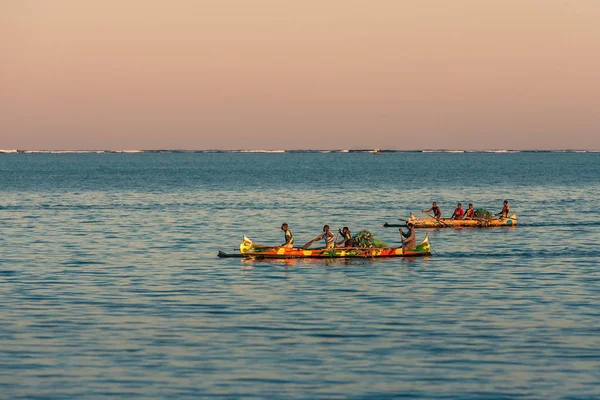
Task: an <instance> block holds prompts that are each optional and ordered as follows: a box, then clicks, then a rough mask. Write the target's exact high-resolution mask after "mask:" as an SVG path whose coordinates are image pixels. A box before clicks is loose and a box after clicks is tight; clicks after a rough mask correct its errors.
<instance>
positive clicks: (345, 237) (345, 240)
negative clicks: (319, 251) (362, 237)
mask: <svg viewBox="0 0 600 400" xmlns="http://www.w3.org/2000/svg"><path fill="white" fill-rule="evenodd" d="M340 235H342V240H340V241H339V242H337V243H336V246H337V247H352V246H353V245H354V242H353V241H352V233H350V229H348V227H347V226H345V227H344V229H342V230H341V231H340Z"/></svg>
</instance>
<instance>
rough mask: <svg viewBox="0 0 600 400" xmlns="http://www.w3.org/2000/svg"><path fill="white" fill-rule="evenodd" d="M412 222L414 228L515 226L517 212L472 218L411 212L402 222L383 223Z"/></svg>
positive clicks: (388, 226) (397, 225)
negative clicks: (498, 216)
mask: <svg viewBox="0 0 600 400" xmlns="http://www.w3.org/2000/svg"><path fill="white" fill-rule="evenodd" d="M409 222H410V223H412V224H413V225H414V226H415V228H467V227H469V228H490V227H498V226H517V214H516V213H513V214H512V215H511V216H509V217H505V218H502V217H501V218H473V219H449V218H440V219H435V218H417V217H415V216H414V214H413V213H410V217H409V218H408V219H407V220H406V223H404V224H388V223H387V222H386V223H385V224H383V226H384V227H386V228H394V227H396V228H397V227H403V226H406V224H408V223H409Z"/></svg>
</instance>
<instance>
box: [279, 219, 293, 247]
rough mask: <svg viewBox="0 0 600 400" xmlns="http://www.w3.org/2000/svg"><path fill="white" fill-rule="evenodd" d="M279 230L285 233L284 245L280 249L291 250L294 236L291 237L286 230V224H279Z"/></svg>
mask: <svg viewBox="0 0 600 400" xmlns="http://www.w3.org/2000/svg"><path fill="white" fill-rule="evenodd" d="M281 230H282V231H284V232H285V243H284V244H282V245H281V246H280V247H283V248H284V249H293V248H294V235H292V231H290V230H289V229H288V224H285V223H284V224H281Z"/></svg>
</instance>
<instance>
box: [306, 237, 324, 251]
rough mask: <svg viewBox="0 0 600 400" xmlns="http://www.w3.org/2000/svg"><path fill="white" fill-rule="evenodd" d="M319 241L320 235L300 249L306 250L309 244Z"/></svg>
mask: <svg viewBox="0 0 600 400" xmlns="http://www.w3.org/2000/svg"><path fill="white" fill-rule="evenodd" d="M320 239H321V235H319V236H317V237H316V238H314V239H313V240H311V241H310V242H308V243H306V244H305V245H304V246H302V249H304V250H306V249H308V248H309V247H310V245H311V244H313V243H314V242H315V241H317V240H320Z"/></svg>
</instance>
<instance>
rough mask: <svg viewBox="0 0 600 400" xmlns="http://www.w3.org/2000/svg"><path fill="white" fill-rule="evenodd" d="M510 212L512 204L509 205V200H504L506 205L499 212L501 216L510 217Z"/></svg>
mask: <svg viewBox="0 0 600 400" xmlns="http://www.w3.org/2000/svg"><path fill="white" fill-rule="evenodd" d="M509 212H510V206H509V205H508V200H504V205H503V206H502V211H500V212H499V213H498V214H496V215H499V216H500V218H508V213H509Z"/></svg>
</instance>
